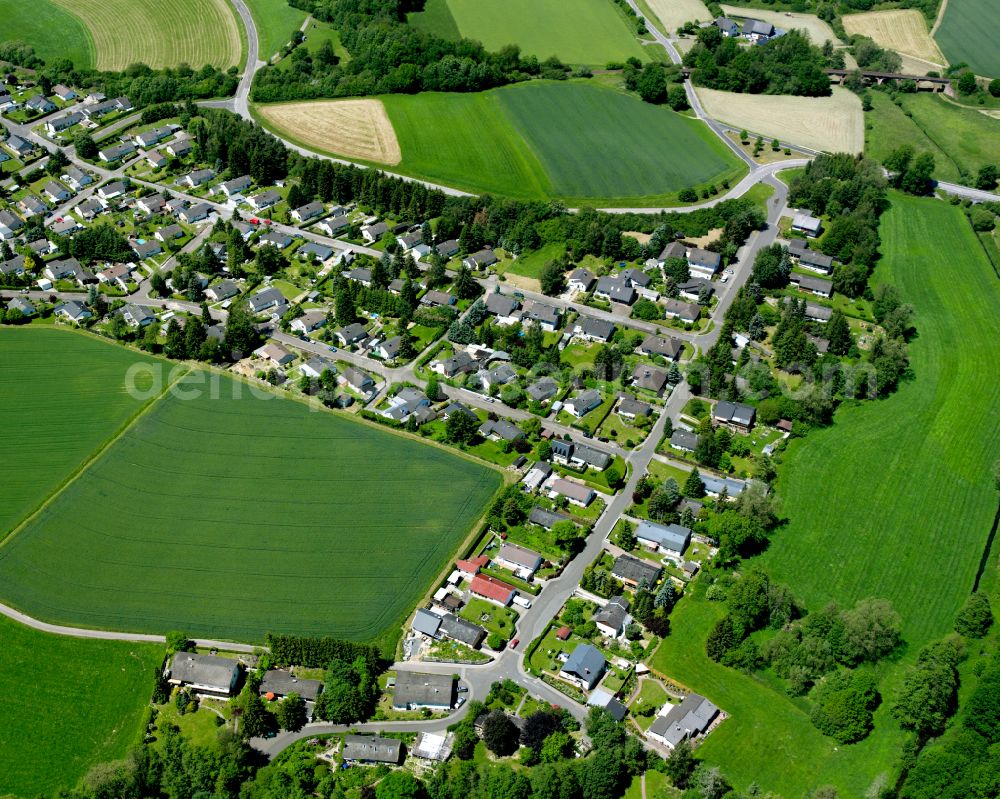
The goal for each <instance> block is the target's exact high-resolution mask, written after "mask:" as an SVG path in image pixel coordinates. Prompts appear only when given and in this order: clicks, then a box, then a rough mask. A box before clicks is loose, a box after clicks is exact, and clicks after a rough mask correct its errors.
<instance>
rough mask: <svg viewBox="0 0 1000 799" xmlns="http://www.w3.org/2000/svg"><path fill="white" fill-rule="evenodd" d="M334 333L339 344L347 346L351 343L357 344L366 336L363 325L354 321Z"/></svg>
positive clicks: (366, 332)
mask: <svg viewBox="0 0 1000 799" xmlns="http://www.w3.org/2000/svg"><path fill="white" fill-rule="evenodd" d="M334 335H335V336H336V337H337V339H338V340H339V341H340V344H341V346H344V347H349V346H350V345H351V344H357V343H358V342H359V341H364V340H365V339H366V338H368V331H367V330H365V326H364V325H362V324H358V323H357V322H354V323H352V324H349V325H347V327H342V328H340V330H338V331H336V332H335V333H334Z"/></svg>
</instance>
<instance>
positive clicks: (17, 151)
mask: <svg viewBox="0 0 1000 799" xmlns="http://www.w3.org/2000/svg"><path fill="white" fill-rule="evenodd" d="M5 144H6V145H7V148H8V149H9V150H10V151H11V152H13V153H14V155H17V156H25V155H30V154H31V151H32V150H34V149H35V145H33V144H32V143H31V142H29V141H27V140H26V139H22V138H21V137H20V136H15V135H14V134H11V135H10V138H8V139H7V141H6V142H5Z"/></svg>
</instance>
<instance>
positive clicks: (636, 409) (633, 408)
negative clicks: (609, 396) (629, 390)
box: [616, 394, 653, 420]
mask: <svg viewBox="0 0 1000 799" xmlns="http://www.w3.org/2000/svg"><path fill="white" fill-rule="evenodd" d="M616 412H617V414H618V415H619V416H620V417H621V418H622V419H629V420H635V419H638V418H640V417H641V418H643V419H648V418H649V417H650V416H652V415H653V406H651V405H650V404H649V403H648V402H640V401H639V400H637V399H635V398H634V397H630V396H629V395H628V394H623V395H622V397H621V399H620V400H618V408H617V409H616Z"/></svg>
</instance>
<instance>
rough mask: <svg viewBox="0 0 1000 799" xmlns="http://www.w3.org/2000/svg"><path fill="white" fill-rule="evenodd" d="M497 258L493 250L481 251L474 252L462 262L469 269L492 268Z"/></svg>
mask: <svg viewBox="0 0 1000 799" xmlns="http://www.w3.org/2000/svg"><path fill="white" fill-rule="evenodd" d="M497 260H498V259H497V256H496V254H495V253H494V252H493V250H480V251H479V252H474V253H472V255H469V256H467V257H466V258H464V259H463V260H462V263H464V264H466V265H467V266H469V267H473V268H476V267H483V266H492V265H493V264H495V263H496V262H497Z"/></svg>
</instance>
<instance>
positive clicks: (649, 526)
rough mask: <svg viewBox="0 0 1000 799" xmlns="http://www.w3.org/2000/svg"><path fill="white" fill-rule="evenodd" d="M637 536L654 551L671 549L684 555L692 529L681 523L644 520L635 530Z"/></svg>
mask: <svg viewBox="0 0 1000 799" xmlns="http://www.w3.org/2000/svg"><path fill="white" fill-rule="evenodd" d="M635 537H636V538H637V539H638V540H639V543H640V544H642V545H643V546H646V547H648V548H649V549H651V550H653V551H654V552H657V551H669V552H674V553H676V554H678V555H682V554H684V550H685V549H687V546H688V544H689V543H691V530H690V529H689V528H687V527H684V526H682V525H680V524H668V525H662V524H656V522H650V521H645V520H643V522H642V523H641V524H640V525H639V527H638V529H636V531H635Z"/></svg>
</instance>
